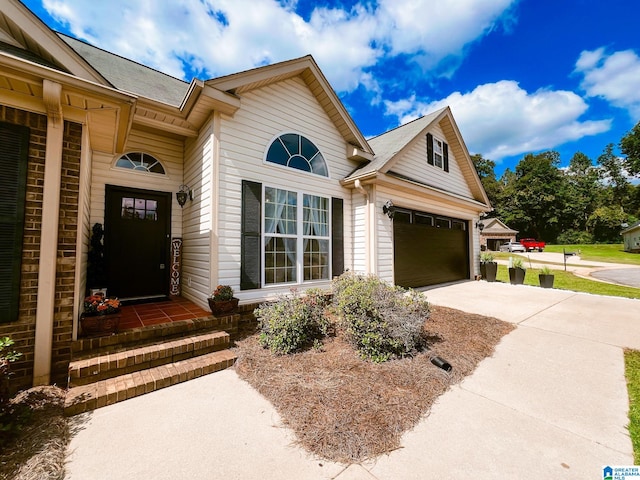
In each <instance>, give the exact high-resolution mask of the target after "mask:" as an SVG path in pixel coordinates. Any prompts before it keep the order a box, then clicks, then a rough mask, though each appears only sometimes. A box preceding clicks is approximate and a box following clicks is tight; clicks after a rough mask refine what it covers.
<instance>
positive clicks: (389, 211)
mask: <svg viewBox="0 0 640 480" xmlns="http://www.w3.org/2000/svg"><path fill="white" fill-rule="evenodd" d="M382 213H384V214H385V215H386V216H388V217H389V218H390V219H391V220H393V216H394V215H395V214H396V207H394V206H393V202H392V201H391V200H387V203H385V204H384V205H383V206H382Z"/></svg>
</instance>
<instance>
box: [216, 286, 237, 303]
mask: <svg viewBox="0 0 640 480" xmlns="http://www.w3.org/2000/svg"><path fill="white" fill-rule="evenodd" d="M211 298H212V299H213V300H216V301H224V300H231V299H232V298H233V288H231V287H230V286H229V285H218V286H217V287H216V289H215V290H214V291H213V293H211Z"/></svg>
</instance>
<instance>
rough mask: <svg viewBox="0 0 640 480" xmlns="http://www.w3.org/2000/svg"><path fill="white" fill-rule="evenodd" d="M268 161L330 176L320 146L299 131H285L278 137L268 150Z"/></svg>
mask: <svg viewBox="0 0 640 480" xmlns="http://www.w3.org/2000/svg"><path fill="white" fill-rule="evenodd" d="M267 162H270V163H275V164H277V165H283V166H285V167H291V168H295V169H297V170H302V171H303V172H311V173H315V174H316V175H322V176H323V177H328V176H329V171H328V170H327V163H326V162H325V160H324V157H323V156H322V154H321V153H320V150H318V147H316V146H315V145H314V144H313V143H312V142H311V141H310V140H309V139H307V138H305V137H303V136H302V135H298V134H297V133H285V134H284V135H280V136H279V137H278V138H276V139H275V140H274V141H273V143H272V144H271V146H270V147H269V150H268V151H267Z"/></svg>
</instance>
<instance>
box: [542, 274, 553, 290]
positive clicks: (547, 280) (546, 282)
mask: <svg viewBox="0 0 640 480" xmlns="http://www.w3.org/2000/svg"><path fill="white" fill-rule="evenodd" d="M538 279H539V280H540V286H541V287H542V288H553V280H554V279H555V275H543V274H540V275H538Z"/></svg>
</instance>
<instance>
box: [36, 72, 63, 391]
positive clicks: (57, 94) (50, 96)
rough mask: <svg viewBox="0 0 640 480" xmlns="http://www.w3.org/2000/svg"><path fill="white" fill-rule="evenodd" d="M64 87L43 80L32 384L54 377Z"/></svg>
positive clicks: (47, 381) (39, 383) (45, 383)
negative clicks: (44, 117) (44, 126)
mask: <svg viewBox="0 0 640 480" xmlns="http://www.w3.org/2000/svg"><path fill="white" fill-rule="evenodd" d="M61 93H62V85H60V84H59V83H55V82H51V81H49V80H44V81H43V97H44V103H45V107H46V109H47V140H46V154H45V166H44V185H43V195H42V230H41V236H40V263H39V267H38V303H37V311H36V331H35V347H34V361H33V385H34V386H36V385H47V384H49V383H50V377H51V350H52V342H53V323H54V307H55V295H56V266H57V257H58V219H59V215H60V180H61V176H62V140H63V133H64V119H63V117H62V106H61V104H60V98H61Z"/></svg>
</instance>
